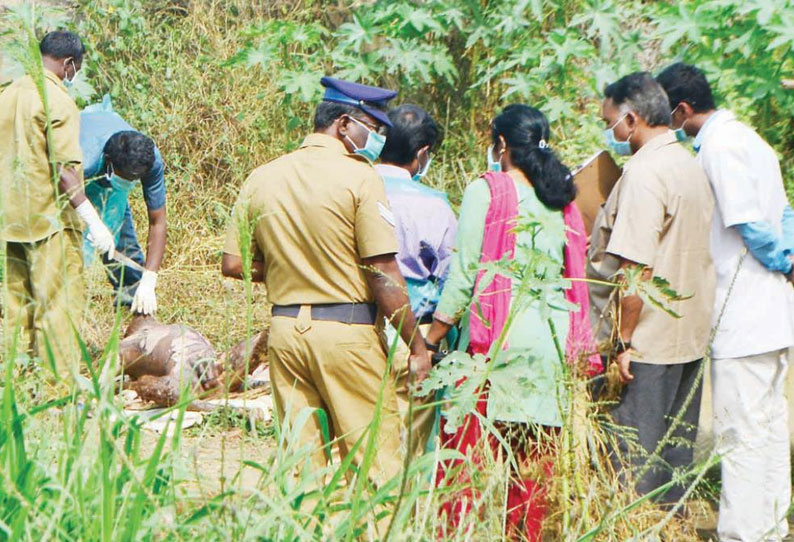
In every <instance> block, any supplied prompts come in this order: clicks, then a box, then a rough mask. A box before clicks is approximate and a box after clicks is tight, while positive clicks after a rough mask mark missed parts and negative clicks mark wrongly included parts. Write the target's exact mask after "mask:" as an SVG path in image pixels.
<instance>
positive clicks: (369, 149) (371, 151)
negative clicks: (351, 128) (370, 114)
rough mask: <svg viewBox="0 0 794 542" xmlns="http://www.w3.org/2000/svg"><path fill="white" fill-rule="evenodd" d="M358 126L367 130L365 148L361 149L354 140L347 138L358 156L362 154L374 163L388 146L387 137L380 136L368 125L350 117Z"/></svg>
mask: <svg viewBox="0 0 794 542" xmlns="http://www.w3.org/2000/svg"><path fill="white" fill-rule="evenodd" d="M349 118H350V119H352V120H353V121H354V122H356V123H357V124H360V125H361V126H363V127H364V128H365V129H366V130H367V142H366V143H365V144H364V147H362V148H359V147H358V146H357V145H356V144H355V142H353V140H352V139H350V138H349V137H348V136H347V135H346V136H345V137H346V138H347V140H348V141H350V144H351V145H353V152H354V153H356V154H360V155H361V156H363V157H364V158H366V159H367V160H369V161H370V162H374V161H375V160H377V159H378V156H380V153H381V151H382V150H383V146H384V145H385V144H386V136H384V135H381V134H379V133H378V132H376V131H374V130H371V129H370V128H369V127H368V126H367V125H366V124H364V123H363V122H361V121H360V120H358V119H356V118H353V117H349Z"/></svg>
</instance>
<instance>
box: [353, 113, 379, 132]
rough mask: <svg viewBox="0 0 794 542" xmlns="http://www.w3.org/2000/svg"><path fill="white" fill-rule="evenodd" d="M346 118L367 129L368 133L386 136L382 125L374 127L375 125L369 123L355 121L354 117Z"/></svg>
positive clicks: (359, 120)
mask: <svg viewBox="0 0 794 542" xmlns="http://www.w3.org/2000/svg"><path fill="white" fill-rule="evenodd" d="M348 118H350V119H351V120H353V121H354V122H357V123H359V124H360V125H362V126H363V127H364V128H366V129H368V130H369V131H370V132H375V133H378V134H380V135H386V126H384V125H383V124H380V125H377V126H376V125H374V124H372V123H369V122H367V121H365V120H361V119H357V118H356V117H352V116H350V115H348Z"/></svg>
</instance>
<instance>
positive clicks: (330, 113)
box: [314, 100, 383, 132]
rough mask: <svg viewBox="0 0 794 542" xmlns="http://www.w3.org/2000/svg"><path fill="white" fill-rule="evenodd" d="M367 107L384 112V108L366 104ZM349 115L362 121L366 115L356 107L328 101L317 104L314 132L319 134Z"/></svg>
mask: <svg viewBox="0 0 794 542" xmlns="http://www.w3.org/2000/svg"><path fill="white" fill-rule="evenodd" d="M365 105H366V106H367V107H370V108H372V109H378V110H380V111H383V108H382V107H380V106H377V105H374V104H372V103H370V102H366V103H365ZM345 115H349V116H351V117H354V118H357V119H359V120H360V119H362V118H363V117H364V115H366V113H365V112H364V111H363V110H361V109H359V108H358V107H356V106H354V105H348V104H340V103H338V102H329V101H326V100H323V101H321V102H320V103H319V104H317V109H316V110H315V112H314V131H315V132H319V131H320V130H325V129H326V128H328V127H329V126H331V125H332V124H333V123H334V121H335V120H336V119H338V118H339V117H343V116H345Z"/></svg>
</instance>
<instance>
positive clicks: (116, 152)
mask: <svg viewBox="0 0 794 542" xmlns="http://www.w3.org/2000/svg"><path fill="white" fill-rule="evenodd" d="M104 153H105V155H107V157H108V160H110V163H111V164H112V165H113V169H114V170H116V171H123V172H124V173H127V174H129V175H132V176H133V177H134V178H136V179H139V178H141V177H142V176H144V175H145V174H146V173H148V172H149V170H150V169H152V166H154V141H152V140H151V139H150V138H148V137H146V136H145V135H143V134H142V133H140V132H136V131H134V130H125V131H122V132H116V133H115V134H113V135H112V136H110V139H108V140H107V143H105V148H104Z"/></svg>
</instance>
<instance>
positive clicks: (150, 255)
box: [146, 207, 167, 272]
mask: <svg viewBox="0 0 794 542" xmlns="http://www.w3.org/2000/svg"><path fill="white" fill-rule="evenodd" d="M166 237H167V230H166V222H165V207H163V208H162V209H157V210H156V211H149V235H148V237H147V240H146V269H148V270H150V271H155V272H156V271H158V270H159V269H160V264H162V263H163V255H164V254H165V241H166Z"/></svg>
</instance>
